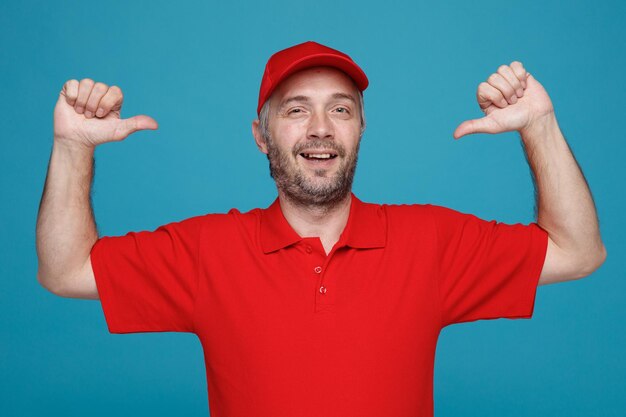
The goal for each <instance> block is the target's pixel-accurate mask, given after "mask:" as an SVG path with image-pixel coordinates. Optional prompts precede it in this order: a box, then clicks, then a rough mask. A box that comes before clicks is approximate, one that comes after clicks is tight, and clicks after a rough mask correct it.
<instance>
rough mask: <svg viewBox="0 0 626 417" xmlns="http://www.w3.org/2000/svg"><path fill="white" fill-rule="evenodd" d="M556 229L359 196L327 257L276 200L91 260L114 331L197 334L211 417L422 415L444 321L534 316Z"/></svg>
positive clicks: (101, 245)
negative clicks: (288, 218)
mask: <svg viewBox="0 0 626 417" xmlns="http://www.w3.org/2000/svg"><path fill="white" fill-rule="evenodd" d="M547 237H548V234H547V232H546V231H544V230H543V229H541V228H540V227H539V226H538V225H537V224H535V223H531V224H529V225H523V224H513V225H509V224H504V223H498V222H496V221H489V222H488V221H485V220H481V219H479V218H478V217H476V216H474V215H471V214H463V213H460V212H458V211H455V210H452V209H448V208H445V207H441V206H436V205H430V204H425V205H421V204H416V205H377V204H369V203H363V202H361V201H360V200H358V199H357V198H356V197H355V196H354V195H353V196H352V204H351V208H350V215H349V219H348V223H347V225H346V228H345V230H344V232H343V233H342V235H341V237H340V239H339V241H338V242H337V244H336V245H335V247H334V248H333V249H332V251H331V252H330V253H329V254H328V255H326V254H325V252H324V249H323V247H322V244H321V241H320V240H319V238H317V237H305V238H302V237H300V236H298V234H297V233H296V232H295V231H294V230H293V229H292V228H291V227H290V226H289V224H288V223H287V221H286V220H285V218H284V216H283V214H282V211H281V209H280V204H279V202H278V200H276V201H275V202H274V203H273V204H272V205H271V206H270V207H269V208H267V209H254V210H251V211H249V212H247V213H240V212H239V211H237V210H236V209H233V210H231V211H230V212H229V213H228V214H207V215H202V216H196V217H192V218H189V219H186V220H183V221H180V222H175V223H169V224H167V225H164V226H161V227H159V228H158V229H156V230H154V231H142V232H130V233H128V234H126V235H125V236H117V237H102V238H100V239H99V240H98V241H97V242H96V244H95V245H94V247H93V249H92V251H91V262H92V265H93V269H94V273H95V277H96V283H97V287H98V291H99V294H100V299H101V302H102V307H103V310H104V315H105V318H106V321H107V325H108V328H109V331H110V332H111V333H130V332H163V331H180V332H193V333H195V334H197V335H198V337H199V339H200V341H201V343H202V347H203V349H204V356H205V358H204V359H205V363H206V376H207V383H208V395H209V408H210V414H211V416H212V417H250V416H255V417H270V416H271V417H277V416H285V417H300V416H302V417H308V416H311V417H319V416H326V417H346V416H359V417H369V416H372V417H374V416H376V417H380V416H388V417H421V416H424V417H426V416H432V415H433V389H432V385H433V368H434V358H435V347H436V344H437V338H438V336H439V332H440V331H441V329H442V328H443V327H444V326H447V325H449V324H453V323H460V322H467V321H474V320H479V319H494V318H499V317H506V318H529V317H531V316H532V313H533V307H534V300H535V292H536V288H537V283H538V280H539V275H540V273H541V269H542V267H543V262H544V259H545V254H546V250H547Z"/></svg>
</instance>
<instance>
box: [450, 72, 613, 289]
mask: <svg viewBox="0 0 626 417" xmlns="http://www.w3.org/2000/svg"><path fill="white" fill-rule="evenodd" d="M477 100H478V104H479V106H480V108H481V109H482V110H483V112H484V113H485V117H483V118H480V119H475V120H467V121H464V122H463V123H461V124H460V125H459V126H458V127H457V128H456V130H455V132H454V137H455V139H458V138H460V137H461V136H464V135H467V134H472V133H501V132H507V131H518V132H519V133H520V136H521V139H522V143H523V145H524V151H525V152H526V158H527V160H528V163H529V165H530V167H531V170H532V172H533V176H534V181H535V185H536V191H537V224H538V225H539V226H540V227H541V228H542V229H544V230H545V231H546V232H547V233H548V248H547V253H546V259H545V262H544V266H543V270H542V272H541V276H540V279H539V285H543V284H551V283H556V282H562V281H569V280H573V279H578V278H582V277H585V276H587V275H589V274H591V273H592V272H593V271H595V270H596V269H597V268H599V267H600V265H602V263H603V262H604V260H605V259H606V249H605V247H604V244H603V243H602V239H601V237H600V228H599V224H598V216H597V213H596V209H595V205H594V202H593V198H592V196H591V191H590V190H589V186H588V184H587V182H586V180H585V177H584V176H583V173H582V171H581V169H580V167H579V166H578V163H577V162H576V160H575V158H574V155H573V154H572V152H571V150H570V148H569V146H568V144H567V142H566V141H565V138H564V137H563V134H562V133H561V130H560V129H559V126H558V123H557V120H556V116H555V114H554V108H553V106H552V102H551V100H550V97H549V96H548V94H547V92H546V91H545V89H544V88H543V86H542V85H541V84H540V83H539V82H538V81H537V80H536V79H535V78H534V77H533V76H532V75H530V74H529V73H528V72H527V71H526V69H524V67H523V65H522V64H521V63H520V62H518V61H514V62H512V63H511V64H510V65H509V66H507V65H502V66H500V68H498V71H497V72H496V73H493V74H491V76H490V77H489V78H488V79H487V81H486V82H483V83H481V84H480V85H479V86H478V91H477Z"/></svg>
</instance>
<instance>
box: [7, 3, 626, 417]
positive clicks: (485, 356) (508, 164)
mask: <svg viewBox="0 0 626 417" xmlns="http://www.w3.org/2000/svg"><path fill="white" fill-rule="evenodd" d="M624 4H625V3H623V2H618V1H594V2H582V1H569V2H559V1H545V0H544V1H524V2H502V1H482V2H476V3H475V5H470V4H469V2H438V3H435V2H423V1H419V2H416V1H405V2H396V1H386V2H349V1H332V2H326V1H316V2H283V1H274V2H232V3H227V2H220V3H215V2H208V1H203V2H199V1H196V2H181V3H179V4H176V5H174V4H173V2H170V1H149V2H148V1H145V2H137V1H135V2H122V1H108V2H100V3H99V4H98V5H95V3H92V2H71V1H64V2H59V1H45V2H44V1H40V2H7V1H3V2H2V3H1V5H0V42H1V44H0V75H1V79H2V90H1V91H2V93H1V100H0V127H1V129H0V135H1V138H0V140H1V147H0V170H1V171H0V172H1V174H0V187H1V190H2V192H1V196H2V197H1V198H2V204H1V205H0V256H1V258H2V259H1V262H0V279H1V282H0V284H1V290H0V375H1V376H2V377H0V415H2V416H42V415H46V416H56V415H59V416H60V415H63V416H83V415H90V416H109V415H111V414H114V415H118V416H135V415H151V416H170V415H185V416H205V415H206V414H207V408H208V403H207V389H206V381H205V373H204V372H205V369H204V361H203V357H202V350H201V346H200V343H199V341H198V340H197V338H196V337H195V336H194V335H190V334H175V333H158V334H134V335H111V334H109V333H108V331H107V328H106V323H105V321H104V316H103V314H102V310H101V306H100V303H99V302H97V301H89V300H74V299H65V298H61V297H57V296H55V295H53V294H51V293H49V292H47V291H46V290H45V289H44V288H42V287H41V286H40V285H39V284H38V282H37V280H36V271H37V256H36V251H35V224H36V217H37V210H38V205H39V201H40V198H41V193H42V190H43V185H44V181H45V176H46V170H47V165H48V158H49V156H50V150H51V145H52V111H53V108H54V104H55V102H56V99H57V97H58V93H59V90H60V89H61V87H62V86H63V83H64V82H65V81H66V80H68V79H72V78H76V79H82V78H85V77H89V78H92V79H94V80H98V81H102V82H105V83H107V84H109V85H113V84H115V85H119V86H120V87H121V88H122V90H123V91H124V94H125V104H124V107H123V109H122V116H123V117H129V116H132V115H136V114H148V115H150V116H152V117H154V118H155V119H156V120H157V121H158V122H159V124H160V128H159V130H157V131H145V132H138V133H135V134H134V135H132V136H130V137H129V138H127V139H126V140H125V141H123V142H114V143H107V144H104V145H102V146H100V147H98V149H97V151H96V162H97V163H96V177H95V183H94V189H93V200H94V208H95V214H96V220H97V223H98V227H99V231H100V233H101V234H102V235H119V234H124V233H126V232H127V231H130V230H152V229H154V228H156V227H157V226H158V225H161V224H165V223H168V222H171V221H175V220H180V219H183V218H186V217H190V216H193V215H198V214H202V213H208V212H225V211H227V210H228V209H230V208H231V207H237V208H239V209H240V210H242V211H243V210H248V209H250V208H253V207H259V206H260V207H265V206H267V205H269V204H270V203H271V201H272V200H273V199H274V197H275V195H276V191H275V188H274V183H273V182H272V181H271V178H270V177H269V170H268V167H267V160H266V158H265V156H264V155H262V154H260V153H259V152H258V150H257V149H256V147H255V145H254V143H253V139H252V135H251V131H250V124H251V121H252V120H253V118H254V117H255V116H256V113H255V109H256V100H257V94H258V88H259V83H260V80H261V75H262V72H263V68H264V66H265V62H266V60H267V58H268V57H269V56H270V55H271V54H272V53H274V52H276V51H278V50H280V49H283V48H286V47H288V46H291V45H293V44H296V43H300V42H304V41H307V40H316V41H318V42H321V43H324V44H326V45H329V46H331V47H334V48H337V49H340V50H343V51H345V52H347V53H348V54H349V55H351V56H352V57H353V58H354V59H355V60H356V61H357V62H358V63H359V65H360V66H361V67H362V68H363V69H364V70H365V72H366V73H367V75H368V77H369V79H370V82H371V84H370V87H369V88H368V89H367V91H366V92H365V103H366V115H367V123H368V128H367V131H366V133H365V136H364V139H363V143H362V146H361V154H360V160H359V167H358V169H357V175H356V180H355V186H354V190H355V193H356V194H357V195H358V196H359V197H360V198H361V199H362V200H365V201H371V202H385V203H433V204H440V205H445V206H448V207H452V208H455V209H457V210H460V211H464V212H470V213H473V214H476V215H478V216H479V217H482V218H485V219H497V220H500V221H503V222H509V223H516V222H524V223H528V222H531V221H533V220H534V217H533V211H534V199H533V186H532V181H531V177H530V174H529V168H528V165H527V164H526V161H525V159H524V155H523V151H522V148H521V145H520V141H519V137H518V135H517V134H516V133H506V134H500V135H495V136H490V135H483V134H480V135H472V136H468V137H465V138H463V139H461V140H460V141H455V140H453V138H452V132H453V131H454V128H455V127H456V126H457V125H458V124H459V123H460V122H461V121H463V120H465V119H469V118H476V117H480V116H481V115H482V113H481V112H480V111H479V108H478V106H477V104H476V100H475V91H476V87H477V86H478V84H479V83H480V82H481V81H484V80H485V79H486V78H487V77H488V76H489V74H491V73H492V72H495V71H496V69H497V68H498V66H499V65H501V64H509V63H510V62H511V61H513V60H519V61H521V62H522V63H523V64H524V65H525V66H526V68H527V69H528V70H529V71H530V72H531V73H533V75H534V76H535V78H537V80H539V81H540V82H541V83H542V84H543V86H544V87H545V88H546V90H547V91H548V93H549V94H550V96H551V98H552V101H553V103H554V106H555V109H556V115H557V118H558V120H559V123H560V126H561V128H562V130H563V132H564V134H565V136H566V138H567V140H568V143H569V144H570V146H571V148H572V150H573V151H574V154H575V155H576V158H577V160H578V162H579V164H580V165H581V167H582V169H583V172H584V173H585V176H586V178H587V180H588V182H589V184H590V186H591V189H592V192H593V195H594V198H595V202H596V205H597V209H598V213H599V217H600V222H601V230H602V235H603V238H604V242H605V244H606V247H607V249H608V259H607V261H606V262H605V264H604V265H603V266H602V267H601V268H600V269H599V270H598V271H596V272H595V273H594V274H592V275H591V276H590V277H588V278H585V279H583V280H579V281H574V282H569V283H562V284H555V285H549V286H542V287H540V288H539V289H538V294H537V300H536V305H535V312H534V317H533V319H532V320H491V321H482V322H475V323H466V324H460V325H456V326H451V327H448V328H446V329H445V330H444V331H443V332H442V334H441V337H440V340H439V345H438V350H437V358H436V364H435V368H436V369H435V381H434V384H435V385H434V388H435V394H434V396H435V412H436V415H437V416H440V417H443V416H502V415H506V416H572V417H574V416H585V417H587V416H623V415H625V413H626V400H625V397H624V396H623V394H624V392H626V390H625V382H624V381H625V380H626V359H625V358H626V355H625V353H626V349H625V347H626V346H625V345H626V344H625V341H626V332H625V331H624V324H623V323H624V318H625V313H626V307H625V303H624V302H623V300H624V294H625V292H626V277H625V276H624V270H625V268H624V262H623V260H622V255H623V254H624V253H625V251H624V249H625V244H624V242H623V233H624V231H625V230H626V229H625V227H624V217H623V216H622V212H623V209H622V207H623V204H624V202H625V200H624V193H623V190H624V180H625V179H626V175H625V173H624V168H623V165H622V161H623V160H624V157H625V156H626V155H625V153H626V152H625V151H624V134H623V129H622V123H623V117H624V104H623V102H624V93H625V92H626V89H625V79H626V77H625V76H624V63H625V56H626V53H625V52H626V50H625V49H626V48H625V44H624V40H625V36H624V22H625V16H626V14H625V13H624V12H625V6H624ZM321 400H322V401H323V399H321Z"/></svg>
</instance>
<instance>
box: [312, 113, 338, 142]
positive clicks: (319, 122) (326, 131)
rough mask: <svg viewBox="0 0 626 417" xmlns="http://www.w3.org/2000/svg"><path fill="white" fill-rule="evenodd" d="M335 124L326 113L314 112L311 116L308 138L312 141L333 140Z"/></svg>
mask: <svg viewBox="0 0 626 417" xmlns="http://www.w3.org/2000/svg"><path fill="white" fill-rule="evenodd" d="M333 136H334V129H333V123H332V121H331V120H330V118H329V117H328V115H327V114H326V112H314V113H313V114H312V115H311V119H310V123H309V128H308V131H307V137H308V138H310V139H332V138H333Z"/></svg>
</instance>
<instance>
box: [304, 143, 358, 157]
mask: <svg viewBox="0 0 626 417" xmlns="http://www.w3.org/2000/svg"><path fill="white" fill-rule="evenodd" d="M304 150H309V151H314V150H320V151H321V150H331V151H333V152H334V153H336V154H337V155H339V156H346V148H344V147H343V146H342V145H340V144H338V143H336V142H331V141H328V140H309V141H306V142H300V143H298V144H296V146H295V147H294V148H293V156H298V155H299V154H301V153H302V151H304Z"/></svg>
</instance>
